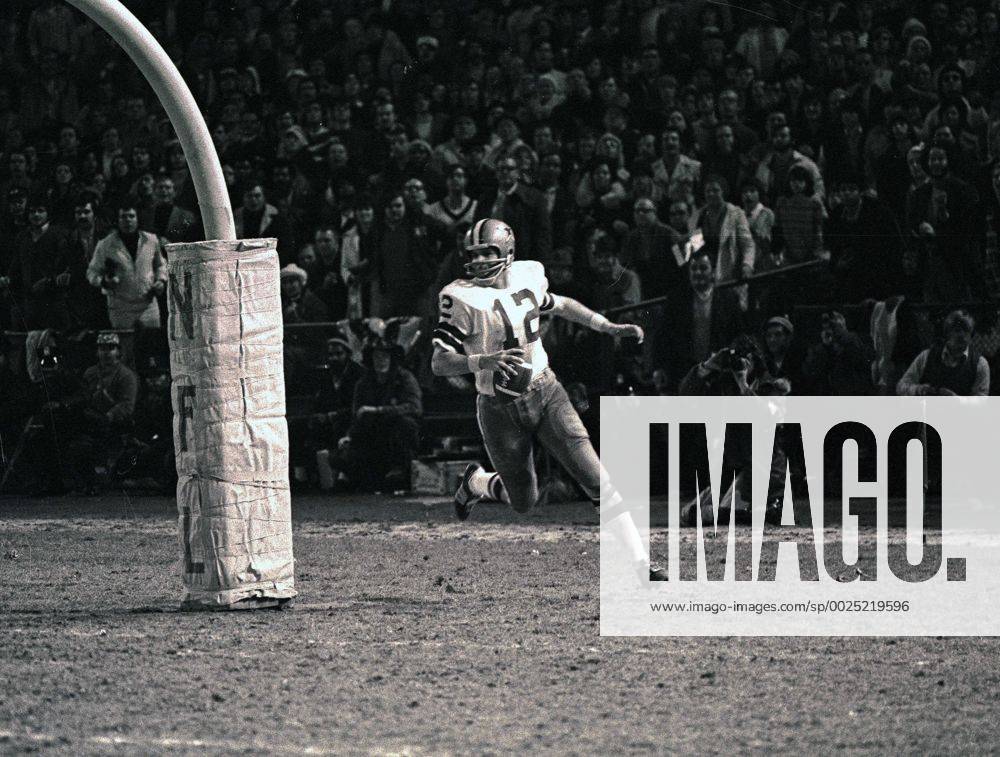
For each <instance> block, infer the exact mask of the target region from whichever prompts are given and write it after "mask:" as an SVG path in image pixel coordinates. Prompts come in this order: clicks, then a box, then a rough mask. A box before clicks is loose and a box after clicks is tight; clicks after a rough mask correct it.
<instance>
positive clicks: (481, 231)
mask: <svg viewBox="0 0 1000 757" xmlns="http://www.w3.org/2000/svg"><path fill="white" fill-rule="evenodd" d="M464 247H465V255H466V258H467V260H466V263H465V272H466V273H467V274H469V276H471V277H472V279H473V281H475V282H476V283H477V284H480V285H482V286H489V285H490V284H492V283H493V282H494V281H496V279H497V277H498V276H500V274H502V273H503V272H504V271H506V270H507V269H508V268H510V265H511V263H513V262H514V230H513V229H511V228H510V226H508V225H507V224H505V223H504V222H503V221H498V220H497V219H496V218H484V219H482V220H481V221H476V223H475V224H473V226H472V228H471V229H469V230H468V231H467V232H465V244H464ZM487 250H493V251H494V252H495V254H496V258H495V259H491V260H475V261H474V260H472V258H473V256H475V255H477V254H482V253H483V252H484V251H487Z"/></svg>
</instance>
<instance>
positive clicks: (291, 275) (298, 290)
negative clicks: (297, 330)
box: [281, 263, 330, 323]
mask: <svg viewBox="0 0 1000 757" xmlns="http://www.w3.org/2000/svg"><path fill="white" fill-rule="evenodd" d="M308 283H309V274H307V273H306V272H305V271H304V270H303V269H302V268H300V267H299V266H297V265H296V264H295V263H289V264H288V265H286V266H285V267H284V268H282V269H281V312H282V316H283V319H284V322H285V323H323V322H325V321H328V320H330V314H329V312H328V311H327V309H326V305H324V304H323V301H322V300H321V299H319V297H317V296H316V295H315V294H313V293H312V292H311V291H309V289H307V288H306V284H308Z"/></svg>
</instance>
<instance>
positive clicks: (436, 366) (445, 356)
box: [431, 346, 524, 378]
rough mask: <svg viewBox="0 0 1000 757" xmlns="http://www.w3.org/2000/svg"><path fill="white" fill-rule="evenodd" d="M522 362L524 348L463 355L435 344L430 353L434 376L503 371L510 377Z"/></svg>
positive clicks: (512, 376)
mask: <svg viewBox="0 0 1000 757" xmlns="http://www.w3.org/2000/svg"><path fill="white" fill-rule="evenodd" d="M523 362H524V350H522V349H513V350H500V351H499V352H492V353H489V354H482V355H465V354H461V353H458V352H452V351H450V350H446V349H443V348H442V347H438V346H435V347H434V354H433V355H431V371H433V372H434V375H435V376H460V375H462V374H463V373H475V372H477V371H503V372H504V373H506V374H507V375H508V376H509V377H510V378H514V377H515V376H517V366H518V365H520V364H521V363H523Z"/></svg>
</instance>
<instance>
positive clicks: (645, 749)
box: [0, 494, 1000, 755]
mask: <svg viewBox="0 0 1000 757" xmlns="http://www.w3.org/2000/svg"><path fill="white" fill-rule="evenodd" d="M293 513H294V527H295V551H296V558H297V569H296V573H297V582H298V588H299V590H300V591H301V596H300V598H299V600H298V601H297V603H296V606H295V608H294V609H292V610H287V611H283V612H256V613H194V614H182V613H177V612H175V611H174V609H175V608H176V606H177V603H178V600H179V599H180V578H179V574H178V570H177V557H178V545H177V536H176V514H175V506H174V502H173V500H171V499H167V498H131V497H129V496H125V495H124V494H120V495H106V496H103V497H99V498H89V499H71V498H58V499H48V500H27V499H20V498H0V586H2V591H0V676H2V680H3V681H4V685H3V687H2V689H0V753H3V754H7V753H21V752H29V751H39V750H41V751H44V752H51V753H57V754H80V753H97V754H118V753H128V754H134V753H142V754H204V753H241V754H242V753H275V754H415V755H418V754H464V753H484V754H505V753H511V752H524V751H528V750H532V751H540V752H548V753H621V752H629V753H660V752H668V751H670V752H673V751H683V752H697V753H721V752H726V753H732V752H737V753H742V752H763V751H780V752H797V753H803V752H818V753H829V752H832V751H835V750H843V749H847V750H851V751H861V752H877V753H955V754H960V753H985V752H991V751H995V750H996V749H997V748H998V740H997V735H996V712H997V710H998V708H1000V670H998V667H997V665H996V661H997V655H998V651H1000V642H998V641H997V640H996V639H993V638H990V639H977V638H956V639H946V638H874V639H867V638H858V639H850V638H848V639H815V638H812V639H810V638H771V639H755V638H747V639H720V638H711V639H708V638H691V639H675V638H651V639H618V638H601V637H600V636H599V634H598V612H599V610H598V606H599V601H598V554H597V546H598V544H597V541H598V540H597V536H598V534H597V528H596V526H595V525H594V514H593V511H592V509H591V507H590V506H589V504H573V505H553V506H549V507H546V508H544V509H542V510H539V511H537V512H535V513H533V514H531V515H528V516H517V515H516V513H512V512H509V511H507V510H505V509H504V508H502V507H500V506H493V505H483V506H480V507H479V508H477V509H476V511H475V513H474V514H473V519H472V520H470V521H469V522H467V523H465V524H459V523H457V522H456V521H455V520H454V519H453V516H452V513H451V506H450V501H446V500H444V499H419V498H409V499H396V498H389V497H378V496H364V497H351V498H346V497H345V498H333V499H331V498H321V497H296V498H294V499H293ZM515 516H516V517H515Z"/></svg>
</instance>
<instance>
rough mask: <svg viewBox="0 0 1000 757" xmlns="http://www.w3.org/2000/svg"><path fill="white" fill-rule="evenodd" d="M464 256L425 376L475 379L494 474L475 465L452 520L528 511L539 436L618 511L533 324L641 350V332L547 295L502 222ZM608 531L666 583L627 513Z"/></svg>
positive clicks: (491, 224) (484, 230)
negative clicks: (495, 506) (566, 325)
mask: <svg viewBox="0 0 1000 757" xmlns="http://www.w3.org/2000/svg"><path fill="white" fill-rule="evenodd" d="M465 254H466V263H465V270H466V273H467V274H468V276H469V278H467V279H456V280H455V281H453V282H452V283H450V284H449V285H448V286H446V287H445V288H444V289H442V290H441V293H440V295H439V296H438V305H439V309H440V320H439V322H438V325H437V328H436V329H435V330H434V354H433V357H432V359H431V367H432V369H433V371H434V373H435V374H436V375H438V376H457V375H460V374H463V373H472V374H473V375H474V376H475V378H476V389H477V391H478V395H479V396H478V397H477V404H476V414H477V417H478V419H479V428H480V430H481V431H482V434H483V441H484V442H485V444H486V451H487V453H488V454H489V456H490V460H491V461H492V463H493V466H494V467H495V468H496V473H489V472H487V471H485V470H484V469H483V468H482V467H481V466H479V465H475V464H473V465H470V466H469V467H468V468H467V469H466V471H465V474H464V476H463V477H462V483H461V485H460V486H459V488H458V491H457V492H456V493H455V513H456V515H457V516H458V518H459V519H460V520H465V519H466V518H468V517H469V513H470V512H471V511H472V508H473V507H474V506H475V504H476V503H477V502H478V501H479V500H480V499H484V498H489V499H494V500H497V501H500V502H508V503H510V505H511V506H512V507H513V508H514V509H515V510H517V511H518V512H527V511H529V510H530V509H531V508H532V507H533V506H534V504H535V502H536V501H537V500H538V478H537V476H536V474H535V466H534V460H533V457H532V452H533V444H534V442H533V440H534V437H535V436H536V435H537V437H538V439H539V441H540V442H541V443H542V445H543V446H544V447H545V448H546V449H547V450H548V451H549V452H550V453H551V454H552V455H554V456H555V458H556V459H557V460H558V461H559V462H560V463H561V464H562V466H563V467H564V468H565V469H566V470H567V471H568V472H569V473H570V475H572V476H573V478H574V479H576V481H577V482H578V483H579V484H580V486H581V487H582V488H583V490H584V491H585V492H586V493H587V496H589V497H590V499H591V501H592V502H593V503H594V505H595V507H597V506H599V505H600V501H601V494H602V493H604V494H605V495H606V500H607V501H608V502H610V503H611V505H612V506H615V505H618V504H620V502H621V496H620V495H619V494H618V493H617V492H615V491H614V489H613V487H612V486H611V483H610V481H609V480H608V476H607V473H606V472H605V470H604V468H603V466H602V465H601V462H600V459H599V458H598V457H597V453H596V452H595V451H594V447H593V445H592V444H591V443H590V437H589V436H588V435H587V430H586V429H585V428H584V426H583V422H582V421H581V420H580V417H579V416H578V415H577V413H576V410H574V409H573V405H572V404H571V403H570V400H569V397H568V396H567V395H566V391H565V390H564V389H563V387H562V385H561V384H560V383H559V381H558V380H557V379H556V377H555V375H554V374H553V373H552V371H551V369H550V368H549V359H548V355H546V354H545V348H544V347H542V341H541V334H540V331H539V319H540V318H541V316H542V314H543V313H545V314H548V315H558V316H561V317H563V318H566V319H568V320H570V321H573V322H575V323H579V324H582V325H584V326H589V327H590V328H592V329H594V330H595V331H600V332H602V333H604V334H611V335H614V336H620V337H629V338H633V339H638V340H639V341H640V342H641V341H642V339H643V332H642V329H641V328H640V327H639V326H635V325H633V324H627V323H623V324H618V323H612V322H611V321H609V320H608V319H607V318H605V317H604V316H603V315H601V314H599V313H595V312H594V311H593V310H590V309H589V308H587V307H585V306H584V305H582V304H580V303H579V302H577V301H576V300H574V299H572V298H569V297H562V296H559V295H554V294H550V293H549V291H548V281H547V280H546V278H545V268H544V267H543V266H542V264H541V263H538V262H535V261H530V260H524V261H516V262H515V261H514V232H513V231H512V230H511V228H510V226H508V225H507V224H506V223H504V222H503V221H498V220H496V219H494V218H485V219H483V220H480V221H477V222H476V223H475V224H474V225H473V226H472V228H470V229H469V231H468V232H467V233H466V236H465ZM610 527H611V529H612V530H613V532H614V533H615V534H616V536H617V537H618V538H619V539H620V540H621V541H622V542H623V543H624V544H625V545H626V547H627V548H628V550H629V552H630V554H631V555H632V557H633V559H634V561H635V563H636V567H637V569H638V570H639V571H640V575H643V574H644V573H645V571H646V569H647V567H648V570H649V578H650V580H653V581H665V580H666V578H667V577H666V573H665V571H663V570H661V569H659V568H656V567H654V566H652V565H650V564H649V558H648V556H647V555H646V551H645V548H644V546H643V544H642V539H641V538H640V536H639V532H638V531H637V530H636V528H635V524H634V523H633V521H632V518H631V516H630V515H629V514H628V513H627V512H626V513H623V514H621V515H619V516H618V517H616V518H614V519H613V520H612V521H611V524H610Z"/></svg>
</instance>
